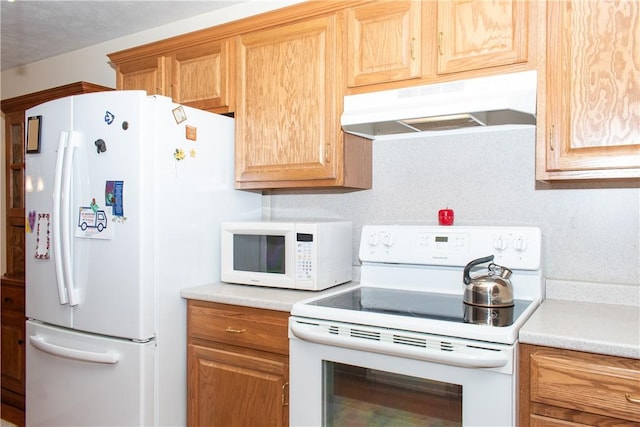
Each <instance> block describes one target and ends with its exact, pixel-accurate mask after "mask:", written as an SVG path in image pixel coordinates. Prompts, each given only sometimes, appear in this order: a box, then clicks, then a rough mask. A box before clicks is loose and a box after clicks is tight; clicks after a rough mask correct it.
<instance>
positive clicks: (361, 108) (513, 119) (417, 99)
mask: <svg viewBox="0 0 640 427" xmlns="http://www.w3.org/2000/svg"><path fill="white" fill-rule="evenodd" d="M536 88H537V73H536V71H535V70H531V71H521V72H517V73H509V74H498V75H493V76H486V77H476V78H472V79H464V80H456V81H451V82H445V83H434V84H429V85H423V86H412V87H407V88H401V89H392V90H385V91H378V92H370V93H363V94H357V95H349V96H345V97H344V112H343V114H342V118H341V124H342V129H343V130H344V131H345V132H346V133H351V134H354V135H358V136H363V137H365V138H370V139H379V138H381V137H383V136H385V135H394V137H395V138H397V137H398V135H403V134H407V135H412V134H415V133H416V132H420V133H421V134H422V135H427V134H428V132H432V133H433V132H435V133H436V134H441V132H443V131H457V130H459V129H464V128H479V127H489V126H505V125H510V126H513V125H517V126H535V124H536Z"/></svg>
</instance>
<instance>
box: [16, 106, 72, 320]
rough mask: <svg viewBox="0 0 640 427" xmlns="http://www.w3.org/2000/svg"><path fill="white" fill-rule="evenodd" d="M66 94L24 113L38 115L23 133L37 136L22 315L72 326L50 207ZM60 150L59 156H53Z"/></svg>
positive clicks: (65, 126) (64, 133) (66, 126)
mask: <svg viewBox="0 0 640 427" xmlns="http://www.w3.org/2000/svg"><path fill="white" fill-rule="evenodd" d="M71 105H72V102H71V98H62V99H57V100H55V101H51V102H47V103H45V104H41V105H39V106H36V107H33V108H31V109H29V110H27V112H26V118H27V121H30V120H29V118H38V117H39V124H40V126H39V129H38V128H37V127H34V126H29V130H28V137H29V138H30V139H31V138H34V137H35V138H37V136H38V130H39V140H40V141H39V144H38V145H39V150H36V151H37V152H28V153H26V157H25V160H26V171H25V202H26V213H27V221H26V233H25V243H26V245H25V246H26V247H25V251H26V253H25V259H26V315H27V317H31V318H35V319H39V320H42V321H44V322H48V323H52V324H57V325H60V326H66V327H71V324H72V310H71V308H70V307H69V304H68V297H67V289H66V288H65V283H64V277H63V272H62V269H61V265H62V251H61V245H62V241H61V239H60V237H61V234H60V222H59V221H58V219H59V210H56V209H54V204H53V200H54V196H55V197H57V198H63V197H66V195H63V194H61V193H60V192H58V193H55V194H54V189H55V185H54V182H55V179H56V177H58V178H59V179H61V171H60V173H59V174H56V165H61V164H62V161H63V158H62V157H61V156H62V155H63V154H64V145H65V144H66V143H67V142H68V137H69V130H70V129H71V120H72V117H71ZM58 154H60V156H58ZM56 264H58V266H59V268H58V269H56V267H55V266H56Z"/></svg>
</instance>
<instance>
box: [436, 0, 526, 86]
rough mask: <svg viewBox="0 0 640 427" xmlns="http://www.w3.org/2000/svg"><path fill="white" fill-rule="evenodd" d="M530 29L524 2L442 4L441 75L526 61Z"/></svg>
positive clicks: (455, 0)
mask: <svg viewBox="0 0 640 427" xmlns="http://www.w3.org/2000/svg"><path fill="white" fill-rule="evenodd" d="M528 28H529V26H528V4H527V2H525V1H521V0H496V1H485V0H446V1H439V2H438V34H437V37H438V74H446V73H454V72H460V71H468V70H478V69H483V68H490V67H496V66H500V65H508V64H516V63H519V62H525V61H527V58H528V55H527V54H528V51H527V46H528Z"/></svg>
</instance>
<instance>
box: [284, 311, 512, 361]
mask: <svg viewBox="0 0 640 427" xmlns="http://www.w3.org/2000/svg"><path fill="white" fill-rule="evenodd" d="M289 326H290V328H291V332H292V334H293V335H295V336H296V337H298V338H300V339H301V340H304V341H309V342H312V343H317V344H324V345H330V346H336V347H343V348H349V349H354V350H363V351H371V352H374V353H381V354H387V355H390V356H399V357H406V358H411V359H417V360H424V361H427V362H435V363H442V364H445V365H452V366H459V367H463V368H500V367H502V366H505V365H506V364H507V363H508V362H509V356H508V355H507V354H504V353H503V352H501V351H494V350H491V349H487V350H482V349H478V348H474V349H469V350H470V351H469V352H468V353H466V352H463V351H461V350H453V351H449V350H439V349H436V350H434V349H429V348H423V347H414V346H411V345H404V344H394V343H389V342H385V341H377V340H371V339H362V338H351V337H345V336H341V335H336V334H331V333H327V332H323V331H321V330H320V331H319V330H318V329H317V326H316V325H313V324H311V325H309V324H304V323H299V322H296V321H292V322H290V324H289ZM465 348H466V347H465ZM485 353H486V354H485Z"/></svg>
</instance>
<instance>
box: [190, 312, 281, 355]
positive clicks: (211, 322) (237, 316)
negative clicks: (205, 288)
mask: <svg viewBox="0 0 640 427" xmlns="http://www.w3.org/2000/svg"><path fill="white" fill-rule="evenodd" d="M288 321H289V313H288V312H283V311H276V310H265V309H259V308H251V307H242V306H236V305H227V304H218V303H208V302H202V301H193V300H190V301H189V302H188V329H189V331H188V333H189V338H190V339H191V338H199V339H204V340H209V341H215V342H220V343H224V344H231V345H237V346H241V347H248V348H254V349H257V350H264V351H269V352H274V353H281V354H289V338H288Z"/></svg>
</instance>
